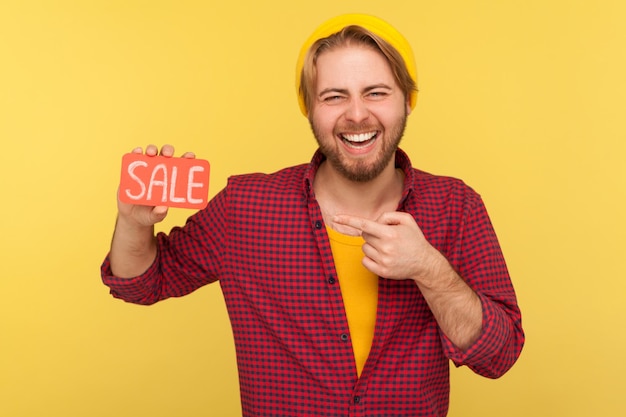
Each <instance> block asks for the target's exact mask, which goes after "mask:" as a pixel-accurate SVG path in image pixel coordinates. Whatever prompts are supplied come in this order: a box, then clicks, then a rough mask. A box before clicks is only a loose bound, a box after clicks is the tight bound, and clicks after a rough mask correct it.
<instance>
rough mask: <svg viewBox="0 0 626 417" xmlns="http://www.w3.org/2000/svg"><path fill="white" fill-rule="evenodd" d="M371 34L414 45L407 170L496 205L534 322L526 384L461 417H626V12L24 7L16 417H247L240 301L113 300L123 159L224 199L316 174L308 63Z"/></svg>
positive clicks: (14, 22) (7, 102)
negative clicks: (379, 24) (110, 253)
mask: <svg viewBox="0 0 626 417" xmlns="http://www.w3.org/2000/svg"><path fill="white" fill-rule="evenodd" d="M353 11H357V12H366V13H373V14H376V15H379V16H381V17H383V18H385V19H387V20H388V21H390V22H391V23H393V24H394V25H395V26H397V27H398V28H399V29H400V30H401V31H402V32H403V33H404V34H405V35H406V37H407V38H408V39H409V40H410V42H411V43H412V44H413V45H414V47H415V52H416V57H417V61H418V70H419V77H420V79H419V85H420V90H421V93H420V98H419V100H418V105H417V108H416V110H415V112H414V113H413V115H412V116H411V117H410V120H409V127H408V131H407V134H406V137H405V141H404V142H403V147H404V148H405V149H406V150H407V151H408V153H409V154H410V155H411V157H412V159H413V162H414V163H415V165H417V166H419V167H421V168H423V169H425V170H428V171H431V172H434V173H438V174H445V175H451V176H456V177H461V178H463V179H464V180H466V181H467V182H468V183H469V184H470V185H472V186H473V187H474V188H475V189H477V190H478V191H479V192H480V193H481V194H482V195H483V197H484V199H485V201H486V204H487V207H488V209H489V211H490V214H491V217H492V220H493V223H494V224H495V227H496V230H497V232H498V234H499V237H500V239H501V244H502V247H503V250H504V251H505V255H506V257H507V260H508V264H509V267H510V271H511V274H512V277H513V280H514V284H515V286H516V289H517V291H518V295H519V301H520V304H521V307H522V309H523V313H524V325H525V329H526V332H527V345H526V348H525V350H524V352H523V354H522V357H521V358H520V360H519V362H518V363H517V365H516V366H515V367H514V368H513V370H511V371H510V372H509V373H508V374H507V375H505V376H504V377H503V378H501V379H499V380H495V381H492V380H486V379H482V378H480V377H478V376H475V375H473V374H471V372H469V371H468V370H466V369H453V371H452V400H451V409H450V416H451V417H461V416H463V417H465V416H479V415H480V416H508V417H513V416H520V417H522V416H523V417H528V416H546V417H548V416H549V417H555V416H563V417H583V416H585V417H596V416H623V415H626V407H625V404H624V400H623V395H624V392H625V389H626V377H625V375H626V365H624V363H625V362H624V360H623V356H624V353H626V348H625V345H626V331H625V330H624V329H625V327H624V323H625V322H626V279H625V278H626V276H625V275H626V274H625V273H626V268H625V252H626V251H625V250H624V247H625V245H624V235H625V233H626V222H625V220H624V217H625V213H626V169H625V167H624V157H625V153H626V152H625V151H626V145H625V144H626V126H625V117H624V114H625V110H626V104H625V103H626V82H625V80H624V74H626V25H625V24H624V22H625V21H626V2H624V1H623V0H598V1H588V0H584V1H583V0H552V1H550V0H527V1H512V0H511V1H508V0H483V1H477V0H474V1H466V0H453V1H452V0H451V1H438V2H436V1H419V0H417V1H416V0H410V1H409V0H406V1H395V2H385V1H379V0H376V1H368V0H358V1H355V0H342V1H337V0H317V1H310V2H299V1H284V2H271V1H270V2H258V1H252V0H249V1H240V2H237V1H232V2H230V1H226V2H224V1H210V0H209V1H184V0H177V1H174V0H172V1H157V0H145V1H137V0H93V1H89V0H84V1H79V0H76V1H52V0H51V1H40V2H36V1H29V0H23V1H19V0H4V1H2V2H1V3H0V138H1V148H0V178H1V187H0V192H1V193H2V200H1V201H2V213H1V217H0V233H1V235H0V236H1V237H0V239H1V240H0V244H1V246H0V257H1V259H0V297H1V301H0V415H2V416H7V417H22V416H53V417H56V416H59V417H60V416H63V417H74V416H91V417H97V416H103V417H104V416H106V417H110V416H118V417H122V416H128V417H131V416H132V417H137V416H152V417H159V416H237V415H240V407H239V397H238V395H239V394H238V388H237V374H236V370H235V358H234V352H233V344H232V335H231V331H230V325H229V322H228V318H227V315H226V311H225V307H224V304H223V301H222V298H221V293H220V290H219V286H218V285H214V286H209V287H205V288H202V289H200V290H198V291H197V292H196V293H194V294H191V295H189V296H187V297H185V298H183V299H175V300H168V301H166V302H163V303H160V304H157V305H155V306H152V307H141V306H134V305H130V304H126V303H123V302H121V301H117V300H114V299H112V298H111V297H110V296H109V295H108V291H107V289H106V288H105V287H104V286H103V285H102V284H101V282H100V277H99V266H100V263H101V261H102V259H103V257H104V255H105V253H106V251H107V248H108V244H109V240H110V235H111V232H112V227H113V223H114V219H115V211H116V209H115V190H116V185H117V181H118V180H119V164H120V160H121V155H122V154H123V153H125V152H127V151H129V150H130V149H131V148H133V147H135V146H138V145H142V146H145V145H146V144H148V143H156V144H163V143H173V144H174V145H175V146H176V147H177V149H178V150H179V151H181V152H182V151H183V150H193V151H195V152H196V153H197V154H198V156H199V157H202V158H205V159H208V160H209V161H210V162H211V164H212V167H211V168H212V177H211V194H214V193H215V192H217V191H218V190H219V189H221V188H222V186H223V185H224V184H225V181H226V178H227V176H228V175H231V174H235V173H244V172H251V171H266V172H269V171H274V170H276V169H278V168H281V167H283V166H286V165H292V164H295V163H300V162H304V161H308V160H309V158H310V156H311V154H312V152H313V151H314V149H315V143H314V140H313V138H312V137H311V134H310V132H309V127H308V125H307V122H306V120H305V119H304V118H303V117H302V116H301V115H300V113H299V111H298V108H297V104H296V99H295V94H294V87H293V78H294V74H293V66H294V63H295V59H296V54H297V52H298V48H299V47H300V44H301V42H303V41H304V39H305V38H306V37H307V36H308V34H309V33H310V32H311V31H312V30H313V28H314V27H315V26H316V25H317V24H318V23H320V22H321V21H323V20H325V19H326V18H328V17H331V16H333V15H335V14H338V13H344V12H353ZM189 214H190V212H189V211H186V210H180V209H179V210H173V211H172V213H171V215H170V218H168V220H167V221H166V222H165V223H164V224H163V226H162V228H164V229H169V228H170V227H171V226H172V225H174V224H179V223H181V222H183V221H184V219H185V218H186V217H187V216H188V215H189Z"/></svg>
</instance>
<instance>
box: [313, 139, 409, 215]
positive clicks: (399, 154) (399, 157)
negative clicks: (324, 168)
mask: <svg viewBox="0 0 626 417" xmlns="http://www.w3.org/2000/svg"><path fill="white" fill-rule="evenodd" d="M325 159H326V156H324V154H323V153H322V152H321V151H320V150H319V149H318V150H317V151H316V152H315V154H314V155H313V158H312V159H311V162H310V163H309V165H308V167H307V169H306V171H305V174H304V192H305V194H306V196H307V197H308V198H314V195H313V180H314V179H315V174H317V170H318V169H319V167H320V165H321V164H322V162H324V160H325ZM396 168H400V169H401V170H402V172H404V187H403V189H402V199H401V201H400V206H402V205H403V203H404V201H405V200H406V198H407V197H408V196H409V194H410V193H411V191H412V190H413V185H414V183H415V181H414V180H415V171H414V170H413V165H412V164H411V160H410V159H409V156H408V155H407V154H406V153H405V152H404V151H403V150H402V149H400V148H398V149H397V150H396Z"/></svg>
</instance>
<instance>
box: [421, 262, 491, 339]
mask: <svg viewBox="0 0 626 417" xmlns="http://www.w3.org/2000/svg"><path fill="white" fill-rule="evenodd" d="M437 254H438V256H436V257H435V261H434V262H433V267H432V269H431V273H430V274H428V275H427V276H420V277H417V278H415V282H416V283H417V285H418V287H419V289H420V291H421V292H422V295H423V296H424V298H425V300H426V302H427V303H428V306H429V307H430V310H431V311H432V313H433V315H434V317H435V319H436V320H437V324H438V325H439V327H440V328H441V330H442V331H443V333H444V334H445V335H446V336H447V337H448V339H450V341H451V342H452V343H454V345H455V346H456V347H458V348H459V349H461V350H466V349H467V348H469V347H470V346H471V345H472V344H473V343H474V342H475V341H476V340H478V338H479V337H480V334H481V331H482V317H483V314H482V305H481V301H480V298H479V297H478V295H477V294H476V293H475V292H474V291H473V290H472V289H471V288H470V287H469V286H468V285H467V283H466V282H465V281H464V280H463V279H462V278H461V277H460V276H459V275H458V274H457V273H456V271H455V270H454V269H453V268H452V266H451V265H450V264H449V263H448V261H447V260H446V259H445V258H444V257H443V255H441V254H439V253H437Z"/></svg>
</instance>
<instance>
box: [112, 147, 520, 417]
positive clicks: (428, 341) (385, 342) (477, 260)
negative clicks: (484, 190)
mask: <svg viewBox="0 0 626 417" xmlns="http://www.w3.org/2000/svg"><path fill="white" fill-rule="evenodd" d="M322 161H323V156H322V155H321V154H320V153H317V154H316V155H315V156H314V157H313V160H312V162H311V163H310V164H305V165H299V166H295V167H291V168H287V169H284V170H282V171H279V172H277V173H274V174H271V175H266V174H250V175H242V176H235V177H232V178H231V179H230V180H229V182H228V185H227V186H226V187H225V188H224V189H223V190H222V191H221V192H220V193H219V194H218V195H217V196H215V198H213V199H212V201H211V202H210V203H209V205H208V206H207V207H206V208H205V209H204V210H202V211H200V212H198V213H196V214H195V215H193V216H191V217H190V218H189V220H188V221H187V223H186V225H185V226H184V227H182V228H174V229H172V231H171V232H170V234H169V236H168V235H165V234H163V233H160V234H158V255H157V259H156V261H155V262H154V264H153V265H152V266H151V267H150V268H149V270H148V271H146V272H145V273H144V274H143V275H141V276H139V277H136V278H133V279H120V278H116V277H114V276H112V275H111V270H110V266H109V261H108V258H107V259H106V260H105V262H104V264H103V266H102V276H103V280H104V282H105V284H106V285H108V286H109V287H110V289H111V293H112V294H113V295H114V296H115V297H119V298H122V299H124V300H126V301H129V302H133V303H139V304H152V303H154V302H157V301H159V300H162V299H165V298H168V297H178V296H182V295H185V294H188V293H190V292H192V291H194V290H195V289H197V288H199V287H201V286H203V285H205V284H208V283H211V282H214V281H217V280H219V281H220V285H221V287H222V291H223V293H224V298H225V300H226V305H227V308H228V313H229V315H230V319H231V323H232V327H233V333H234V338H235V346H236V351H237V364H238V368H239V381H240V389H241V401H242V410H243V415H244V416H246V417H250V416H281V417H287V416H298V417H302V416H409V415H410V416H445V415H446V414H447V410H448V398H449V360H452V361H453V362H454V363H455V364H456V365H457V366H460V365H467V366H469V367H470V368H471V369H473V370H474V371H475V372H477V373H478V374H481V375H484V376H487V377H491V378H496V377H498V376H500V375H502V374H503V373H504V372H506V371H507V370H508V369H509V368H510V367H511V366H512V365H513V363H514V362H515V360H516V359H517V357H518V356H519V354H520V352H521V349H522V345H523V342H524V334H523V330H522V327H521V315H520V311H519V308H518V306H517V302H516V297H515V293H514V290H513V286H512V284H511V281H510V279H509V274H508V271H507V268H506V265H505V261H504V258H503V256H502V253H501V250H500V247H499V244H498V241H497V238H496V235H495V233H494V231H493V228H492V225H491V223H490V220H489V217H488V215H487V212H486V210H485V208H484V205H483V203H482V200H481V198H480V197H479V195H478V194H476V193H475V192H474V191H473V190H472V189H471V188H469V187H468V186H466V185H465V184H464V183H463V182H461V181H459V180H457V179H453V178H448V177H440V176H434V175H431V174H428V173H425V172H422V171H419V170H417V169H414V168H412V167H411V162H410V161H409V159H408V157H407V156H406V154H405V153H404V152H402V151H400V150H398V152H397V154H396V165H397V166H398V167H399V168H401V169H403V170H404V173H405V185H404V191H403V196H402V200H401V202H400V205H399V208H398V210H400V211H405V212H408V213H411V214H412V215H413V216H414V218H415V219H416V221H417V223H418V224H419V226H420V227H421V229H422V231H423V233H424V235H425V236H426V238H427V239H428V241H429V242H430V243H431V244H432V245H433V246H434V247H436V248H437V249H438V250H439V251H440V252H441V253H443V254H444V255H445V257H446V258H447V259H448V261H449V262H450V264H451V265H452V266H453V267H454V268H455V269H456V271H457V272H458V273H459V274H460V275H461V276H462V277H463V278H464V279H465V280H466V281H467V283H468V284H469V285H470V286H471V287H472V288H473V289H474V290H475V291H476V293H478V295H479V297H480V299H481V302H482V307H483V331H482V334H481V336H480V338H479V339H478V340H477V341H476V342H475V343H474V344H473V345H472V346H471V347H470V348H469V349H467V350H466V351H461V350H459V349H457V348H456V347H455V346H454V345H453V344H452V343H451V342H450V341H449V340H448V338H447V337H446V336H445V335H444V334H443V333H442V332H441V330H440V329H439V328H438V326H437V322H436V321H435V319H434V318H433V315H432V313H431V312H430V310H429V308H428V306H427V304H426V302H425V300H424V298H423V297H422V295H421V293H420V291H419V290H418V288H417V286H416V284H415V283H414V282H413V281H412V280H404V281H398V280H387V279H384V278H381V279H380V280H379V293H378V294H379V295H378V297H379V299H378V310H377V319H376V329H375V334H374V340H373V344H372V347H371V351H370V355H369V358H368V359H367V363H366V364H365V367H364V369H363V372H362V374H361V377H360V378H358V377H357V371H356V367H355V362H354V356H353V351H352V346H351V342H350V332H349V330H348V322H347V320H346V315H345V312H344V306H343V302H342V298H341V291H340V288H339V285H338V282H337V274H336V272H335V267H334V263H333V256H332V253H331V249H330V245H329V241H328V236H327V234H326V230H325V226H324V224H323V220H322V213H321V211H320V207H319V205H318V203H317V201H316V200H315V196H314V194H313V191H312V183H313V178H314V176H315V173H316V170H317V168H318V167H319V164H320V163H321V162H322Z"/></svg>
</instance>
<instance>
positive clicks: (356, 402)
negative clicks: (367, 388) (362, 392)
mask: <svg viewBox="0 0 626 417" xmlns="http://www.w3.org/2000/svg"><path fill="white" fill-rule="evenodd" d="M360 402H361V397H359V396H358V395H355V396H354V403H355V404H358V403H360Z"/></svg>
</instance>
